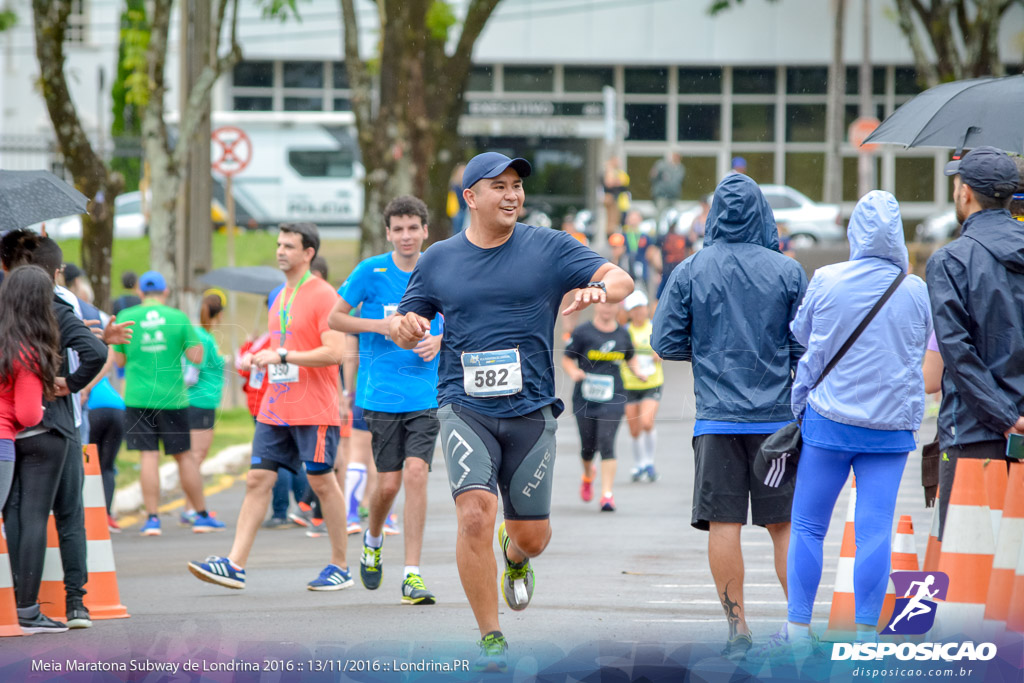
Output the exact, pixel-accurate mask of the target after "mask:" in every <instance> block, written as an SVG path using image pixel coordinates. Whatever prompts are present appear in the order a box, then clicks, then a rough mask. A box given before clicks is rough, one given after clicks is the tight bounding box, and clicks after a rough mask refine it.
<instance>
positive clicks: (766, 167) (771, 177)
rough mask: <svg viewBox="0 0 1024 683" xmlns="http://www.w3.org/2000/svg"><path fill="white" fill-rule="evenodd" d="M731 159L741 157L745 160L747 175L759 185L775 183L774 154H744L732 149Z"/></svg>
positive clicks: (740, 150)
mask: <svg viewBox="0 0 1024 683" xmlns="http://www.w3.org/2000/svg"><path fill="white" fill-rule="evenodd" d="M730 156H731V157H743V158H744V159H746V160H747V175H748V176H750V177H751V178H753V179H754V180H755V181H757V182H759V183H774V182H775V153H774V152H744V151H743V150H742V149H734V150H733V151H732V154H731V155H730Z"/></svg>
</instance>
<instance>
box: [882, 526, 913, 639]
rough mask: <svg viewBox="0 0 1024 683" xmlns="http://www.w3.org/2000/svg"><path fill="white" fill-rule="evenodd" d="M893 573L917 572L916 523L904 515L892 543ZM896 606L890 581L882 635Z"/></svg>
mask: <svg viewBox="0 0 1024 683" xmlns="http://www.w3.org/2000/svg"><path fill="white" fill-rule="evenodd" d="M889 566H890V569H889V571H891V572H916V571H917V569H918V567H917V549H916V546H915V545H914V522H913V520H912V519H911V517H910V515H902V516H901V517H900V522H899V524H898V525H897V526H896V538H895V539H893V542H892V561H891V562H890V565H889ZM895 606H896V586H895V585H893V582H892V579H891V578H890V579H889V587H888V588H886V590H885V600H884V601H883V602H882V611H881V612H880V613H879V615H878V632H879V633H881V632H882V630H883V629H884V628H885V626H886V624H888V623H889V619H891V618H892V610H893V608H894V607H895Z"/></svg>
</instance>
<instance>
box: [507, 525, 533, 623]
mask: <svg viewBox="0 0 1024 683" xmlns="http://www.w3.org/2000/svg"><path fill="white" fill-rule="evenodd" d="M508 544H509V537H508V534H506V533H505V523H504V522H502V523H501V526H499V527H498V545H500V546H501V554H502V556H503V557H504V558H505V573H504V574H503V575H502V577H501V595H502V597H503V598H505V604H507V605H508V606H509V607H511V608H512V609H514V610H516V611H517V612H518V611H520V610H524V609H526V608H527V607H529V606H530V600H531V599H532V598H533V584H534V578H533V567H531V566H530V561H529V560H525V561H524V562H522V563H521V564H515V563H513V562H510V561H509V559H508Z"/></svg>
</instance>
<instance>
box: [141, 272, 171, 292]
mask: <svg viewBox="0 0 1024 683" xmlns="http://www.w3.org/2000/svg"><path fill="white" fill-rule="evenodd" d="M166 289H167V281H166V280H164V276H163V275H161V274H160V273H158V272H156V271H155V270H148V271H146V272H145V273H143V274H142V276H141V277H139V291H141V292H143V293H151V292H163V291H166Z"/></svg>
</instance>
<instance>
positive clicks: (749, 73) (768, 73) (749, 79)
mask: <svg viewBox="0 0 1024 683" xmlns="http://www.w3.org/2000/svg"><path fill="white" fill-rule="evenodd" d="M732 91H733V92H734V93H736V94H737V95H774V94H775V69H760V68H757V69H755V68H740V69H733V70H732Z"/></svg>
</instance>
